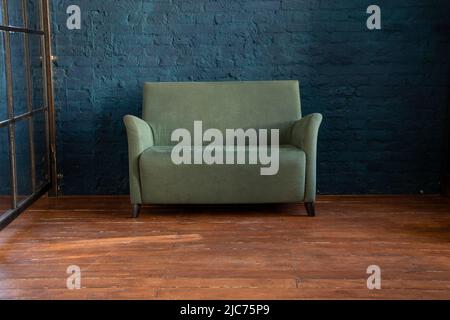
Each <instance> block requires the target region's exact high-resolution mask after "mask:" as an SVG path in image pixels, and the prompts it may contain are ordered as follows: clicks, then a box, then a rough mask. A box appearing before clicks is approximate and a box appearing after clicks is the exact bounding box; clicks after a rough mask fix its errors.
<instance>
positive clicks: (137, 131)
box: [123, 115, 154, 204]
mask: <svg viewBox="0 0 450 320" xmlns="http://www.w3.org/2000/svg"><path fill="white" fill-rule="evenodd" d="M123 122H124V123H125V127H126V129H127V137H128V162H129V170H130V197H131V202H132V203H133V204H141V203H142V197H141V184H140V176H139V156H140V155H141V154H142V152H144V151H145V150H146V149H148V148H149V147H151V146H153V145H154V138H153V131H152V129H151V127H150V125H149V124H148V123H147V122H145V121H144V120H142V119H139V118H138V117H135V116H130V115H127V116H125V117H124V118H123Z"/></svg>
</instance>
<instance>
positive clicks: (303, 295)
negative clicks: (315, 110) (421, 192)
mask: <svg viewBox="0 0 450 320" xmlns="http://www.w3.org/2000/svg"><path fill="white" fill-rule="evenodd" d="M129 209H130V208H129V204H128V200H127V198H125V197H119V198H117V197H116V198H113V197H94V198H92V197H91V198H89V197H67V198H60V199H58V200H55V199H48V198H44V199H41V200H40V201H39V202H38V203H37V204H35V205H34V206H33V207H32V208H31V209H30V210H28V211H26V212H25V213H24V214H22V215H21V216H20V217H19V218H18V219H17V220H16V221H14V222H13V223H12V224H11V225H10V226H9V227H7V228H6V229H4V230H3V231H1V232H0V298H3V299H11V298H20V299H29V298H45V299H64V298H68V299H81V298H89V299H92V298H100V299H138V298H139V299H141V298H142V299H320V298H325V299H336V298H339V299H350V298H363V299H366V298H377V299H382V298H383V299H386V298H387V299H405V298H412V299H429V298H431V299H450V200H449V199H446V198H438V197H424V196H422V197H420V196H418V197H411V196H409V197H349V196H346V197H334V196H333V197H320V199H319V202H318V203H317V213H318V216H317V217H315V218H308V217H306V216H305V210H304V208H303V206H302V205H279V206H266V207H264V206H254V207H179V206H178V207H145V208H144V209H143V212H142V214H141V217H140V218H139V219H137V220H133V219H130V218H129ZM70 265H77V266H79V267H80V268H81V287H82V288H81V289H80V290H68V289H67V288H66V278H67V277H68V274H67V273H66V270H67V267H68V266H70ZM369 265H378V266H379V267H380V268H381V276H382V283H381V285H382V289H381V290H368V289H367V286H366V279H367V277H368V276H369V275H368V274H366V269H367V267H368V266H369Z"/></svg>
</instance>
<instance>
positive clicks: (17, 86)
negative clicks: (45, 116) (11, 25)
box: [11, 33, 28, 116]
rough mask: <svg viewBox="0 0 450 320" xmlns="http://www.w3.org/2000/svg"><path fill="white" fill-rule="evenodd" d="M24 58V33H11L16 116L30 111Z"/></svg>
mask: <svg viewBox="0 0 450 320" xmlns="http://www.w3.org/2000/svg"><path fill="white" fill-rule="evenodd" d="M24 59H25V58H24V35H23V33H11V69H12V77H13V100H14V116H18V115H21V114H23V113H26V112H27V111H28V95H27V94H28V91H27V77H26V72H25V63H24V61H25V60H24Z"/></svg>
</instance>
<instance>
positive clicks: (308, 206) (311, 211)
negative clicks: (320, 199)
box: [305, 202, 316, 217]
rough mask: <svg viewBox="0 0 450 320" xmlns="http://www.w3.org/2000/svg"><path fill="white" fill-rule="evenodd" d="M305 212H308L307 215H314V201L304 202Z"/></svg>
mask: <svg viewBox="0 0 450 320" xmlns="http://www.w3.org/2000/svg"><path fill="white" fill-rule="evenodd" d="M305 208H306V212H308V217H315V216H316V208H315V206H314V202H305Z"/></svg>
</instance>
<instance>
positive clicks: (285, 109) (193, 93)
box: [143, 81, 301, 145]
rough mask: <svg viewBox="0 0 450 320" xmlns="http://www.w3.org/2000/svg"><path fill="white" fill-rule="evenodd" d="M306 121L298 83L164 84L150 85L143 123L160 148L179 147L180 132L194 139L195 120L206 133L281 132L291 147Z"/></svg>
mask: <svg viewBox="0 0 450 320" xmlns="http://www.w3.org/2000/svg"><path fill="white" fill-rule="evenodd" d="M300 117H301V108H300V94H299V84H298V81H244V82H243V81H239V82H238V81H228V82H162V83H161V82H159V83H146V84H145V86H144V103H143V119H144V120H145V121H147V122H148V123H149V124H150V125H151V127H152V129H153V133H154V138H155V144H156V145H174V144H176V142H171V141H170V137H171V134H172V132H173V131H174V130H175V129H178V128H185V129H188V130H189V131H190V132H191V135H192V134H193V127H194V121H196V120H201V121H202V122H203V131H205V130H206V129H209V128H217V129H219V130H221V131H222V132H223V133H225V129H237V128H242V129H249V128H254V129H279V130H280V144H283V143H288V141H289V134H290V129H291V125H292V123H293V122H294V121H295V120H297V119H299V118H300Z"/></svg>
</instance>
